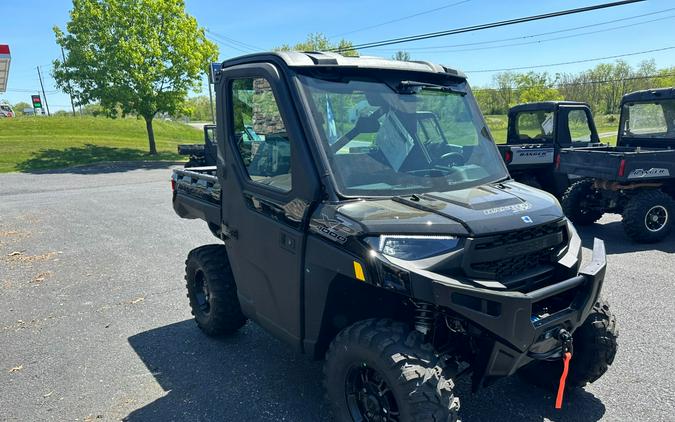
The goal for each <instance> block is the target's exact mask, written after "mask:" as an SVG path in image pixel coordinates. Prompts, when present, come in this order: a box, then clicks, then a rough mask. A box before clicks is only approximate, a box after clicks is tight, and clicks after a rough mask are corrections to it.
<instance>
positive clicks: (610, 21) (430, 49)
mask: <svg viewBox="0 0 675 422" xmlns="http://www.w3.org/2000/svg"><path fill="white" fill-rule="evenodd" d="M673 10H675V7H671V8H670V9H664V10H659V11H657V12H651V13H644V14H642V15H635V16H629V17H627V18H621V19H613V20H609V21H604V22H597V23H592V24H589V25H582V26H576V27H572V28H565V29H558V30H555V31H549V32H541V33H539V34H530V35H524V36H520V37H512V38H500V39H494V40H489V41H476V42H469V43H462V44H450V45H437V46H428V47H408V48H406V51H426V52H432V50H440V49H445V48H454V47H468V46H474V45H484V44H494V43H499V42H506V41H515V40H524V39H528V38H535V37H542V36H545V35H553V34H559V33H563V32H570V31H576V30H578V29H586V28H592V27H596V26H601V25H607V24H610V23H616V22H622V21H627V20H632V19H638V18H643V17H645V16H652V15H656V14H659V13H664V12H670V11H673ZM670 17H672V16H669V17H665V18H659V19H653V20H649V21H643V22H636V23H634V24H630V25H624V26H617V27H614V28H607V29H604V30H600V31H596V32H601V31H610V30H613V29H618V28H625V27H628V26H632V25H641V24H644V23H649V22H655V21H657V20H661V19H667V18H670ZM592 33H594V32H586V33H584V34H592ZM575 35H576V34H575ZM575 35H570V37H571V36H575ZM579 35H583V34H579ZM553 39H557V38H553ZM534 42H538V41H533V43H534ZM509 45H520V44H509ZM503 46H505V45H501V46H498V47H503ZM491 48H492V47H491ZM376 51H383V52H384V51H388V52H394V51H397V49H393V48H382V49H381V48H378V49H376ZM452 51H465V50H452Z"/></svg>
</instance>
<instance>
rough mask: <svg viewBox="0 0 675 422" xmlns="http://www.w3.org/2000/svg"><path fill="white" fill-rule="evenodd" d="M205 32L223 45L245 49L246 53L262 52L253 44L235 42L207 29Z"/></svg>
mask: <svg viewBox="0 0 675 422" xmlns="http://www.w3.org/2000/svg"><path fill="white" fill-rule="evenodd" d="M206 32H208V33H209V34H211V37H215V38H217V39H219V40H221V41H222V42H224V43H227V44H230V45H234V46H238V47H240V48H243V49H246V50H248V51H262V50H264V49H263V48H260V47H256V46H255V45H253V44H248V43H245V42H242V41H238V40H235V39H234V38H230V37H227V36H225V35H223V34H219V33H217V32H214V31H211V30H210V29H207V30H206Z"/></svg>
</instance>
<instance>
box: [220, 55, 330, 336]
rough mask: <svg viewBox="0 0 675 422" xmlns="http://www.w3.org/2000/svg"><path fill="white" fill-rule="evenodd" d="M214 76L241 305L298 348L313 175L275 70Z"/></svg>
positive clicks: (230, 246) (252, 67) (265, 66)
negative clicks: (217, 78)
mask: <svg viewBox="0 0 675 422" xmlns="http://www.w3.org/2000/svg"><path fill="white" fill-rule="evenodd" d="M220 77H221V80H220V81H219V82H218V83H217V88H216V89H217V92H218V95H217V98H218V104H217V107H218V113H217V114H218V125H219V141H220V139H222V141H220V142H221V144H220V146H221V148H220V151H219V152H220V154H219V157H218V160H219V166H218V169H219V174H218V176H219V180H220V182H221V186H222V194H221V197H222V207H221V209H222V232H223V235H224V236H225V244H226V246H227V252H228V257H229V259H230V263H231V265H232V270H233V273H234V276H235V280H236V283H237V293H238V296H239V300H240V303H241V306H242V311H243V312H244V314H245V315H247V316H248V317H249V318H251V319H253V320H255V321H257V322H258V323H259V324H260V325H261V326H263V327H264V328H266V329H267V330H269V331H271V332H272V333H273V334H274V335H276V336H277V337H280V338H282V339H285V340H286V341H287V342H289V343H290V344H292V345H293V346H295V347H296V348H298V349H299V348H300V347H301V340H302V338H301V337H302V326H301V324H302V320H301V315H302V314H303V310H302V307H303V301H302V300H301V298H302V293H303V292H302V280H303V257H304V248H305V238H306V230H305V228H306V226H307V218H308V209H309V207H310V204H312V203H313V202H314V201H315V199H316V197H317V195H318V191H319V190H318V182H317V181H318V177H317V176H316V171H315V170H314V166H313V163H312V161H311V160H310V159H309V157H310V155H309V153H308V148H307V142H306V140H305V137H304V134H303V131H302V130H301V126H300V124H299V120H298V117H297V114H296V111H295V107H294V105H293V103H292V101H291V97H290V91H289V87H288V85H287V82H286V80H284V79H283V78H282V76H281V73H280V71H279V70H278V69H277V68H276V67H275V66H274V65H272V64H270V63H260V64H243V65H239V66H235V67H231V68H228V69H225V70H224V71H223V72H222V73H221V75H220ZM221 128H222V130H221ZM221 134H222V136H221Z"/></svg>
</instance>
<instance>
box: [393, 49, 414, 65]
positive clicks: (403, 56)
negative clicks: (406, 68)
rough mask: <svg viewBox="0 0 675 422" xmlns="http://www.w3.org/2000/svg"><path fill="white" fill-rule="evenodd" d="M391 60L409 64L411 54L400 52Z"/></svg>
mask: <svg viewBox="0 0 675 422" xmlns="http://www.w3.org/2000/svg"><path fill="white" fill-rule="evenodd" d="M391 59H392V60H399V61H402V62H409V61H410V53H408V52H407V51H403V50H399V51H397V52H396V54H394V55H393V56H391Z"/></svg>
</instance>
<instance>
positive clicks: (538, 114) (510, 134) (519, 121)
mask: <svg viewBox="0 0 675 422" xmlns="http://www.w3.org/2000/svg"><path fill="white" fill-rule="evenodd" d="M596 145H600V139H599V138H598V131H597V130H596V129H595V122H594V121H593V114H592V113H591V109H590V107H589V106H588V104H586V103H580V102H575V101H544V102H537V103H524V104H518V105H516V106H514V107H512V108H511V109H509V113H508V128H507V132H506V144H503V145H499V151H500V152H501V154H502V158H504V162H506V166H507V167H508V169H509V173H511V177H513V178H514V179H515V180H517V181H519V182H522V183H525V184H528V185H530V186H534V187H536V188H540V189H544V190H545V191H547V192H550V193H552V194H554V195H555V196H556V197H558V198H561V197H562V195H563V193H564V192H565V190H567V188H568V187H569V186H570V177H569V176H568V175H567V174H564V173H559V172H556V171H555V166H556V160H557V157H558V153H559V152H560V150H561V149H562V148H570V147H574V148H576V147H588V146H596ZM572 177H573V176H572Z"/></svg>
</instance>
